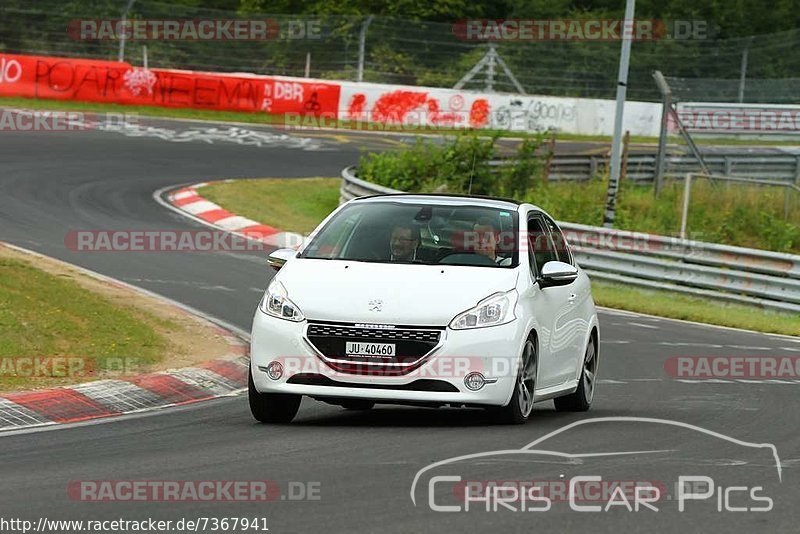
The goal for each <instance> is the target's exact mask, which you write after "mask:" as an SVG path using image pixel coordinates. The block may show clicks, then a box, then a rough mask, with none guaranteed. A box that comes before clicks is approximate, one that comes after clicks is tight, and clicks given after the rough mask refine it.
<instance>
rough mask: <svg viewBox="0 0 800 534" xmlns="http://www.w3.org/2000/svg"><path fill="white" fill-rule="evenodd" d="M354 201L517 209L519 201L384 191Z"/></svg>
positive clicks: (487, 197)
mask: <svg viewBox="0 0 800 534" xmlns="http://www.w3.org/2000/svg"><path fill="white" fill-rule="evenodd" d="M354 202H408V203H412V202H415V203H424V204H451V205H455V204H458V205H464V204H469V205H471V206H485V207H492V208H503V209H512V210H514V211H517V210H518V209H519V207H520V205H521V203H520V202H517V201H516V200H512V199H508V198H500V197H489V196H482V195H457V194H452V193H386V194H382V195H370V196H365V197H359V198H357V199H355V200H354Z"/></svg>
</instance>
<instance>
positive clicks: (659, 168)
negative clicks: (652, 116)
mask: <svg viewBox="0 0 800 534" xmlns="http://www.w3.org/2000/svg"><path fill="white" fill-rule="evenodd" d="M653 78H654V79H655V81H656V85H657V86H658V90H659V91H660V92H661V96H662V97H663V106H662V110H661V130H660V132H659V134H658V152H657V153H656V175H655V177H654V180H653V183H654V186H653V191H654V193H655V195H656V198H658V196H659V195H660V194H661V189H662V187H663V186H664V160H665V159H666V157H667V125H668V124H669V111H670V109H671V108H672V90H671V89H670V87H669V84H667V80H665V79H664V75H663V74H661V71H658V70H657V71H654V72H653Z"/></svg>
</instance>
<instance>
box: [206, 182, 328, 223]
mask: <svg viewBox="0 0 800 534" xmlns="http://www.w3.org/2000/svg"><path fill="white" fill-rule="evenodd" d="M340 184H341V180H339V179H338V178H290V179H284V178H278V179H263V180H235V181H232V182H220V183H215V184H211V185H209V186H207V187H204V188H203V189H202V191H201V194H202V195H203V197H204V198H207V199H208V200H210V201H212V202H215V203H216V204H219V205H220V206H223V207H225V208H226V209H230V210H231V211H232V212H233V213H235V214H236V215H242V216H244V217H247V218H249V219H253V220H256V221H258V222H260V223H263V224H266V225H269V226H274V227H275V228H280V229H281V230H284V231H287V232H297V233H301V234H307V233H309V232H311V230H313V229H314V228H316V227H317V225H318V224H319V222H320V221H321V220H322V219H324V218H325V217H327V215H328V214H329V213H330V212H331V211H333V210H334V209H335V208H336V206H338V205H339V185H340Z"/></svg>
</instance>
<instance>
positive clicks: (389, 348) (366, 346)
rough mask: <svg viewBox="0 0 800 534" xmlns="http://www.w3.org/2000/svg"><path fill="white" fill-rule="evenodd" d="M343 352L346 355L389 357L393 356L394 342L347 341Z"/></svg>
mask: <svg viewBox="0 0 800 534" xmlns="http://www.w3.org/2000/svg"><path fill="white" fill-rule="evenodd" d="M344 352H345V354H347V355H348V356H375V357H378V358H391V357H392V356H394V343H359V342H357V341H348V342H346V343H345V348H344Z"/></svg>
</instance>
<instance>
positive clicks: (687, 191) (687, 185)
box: [681, 172, 692, 239]
mask: <svg viewBox="0 0 800 534" xmlns="http://www.w3.org/2000/svg"><path fill="white" fill-rule="evenodd" d="M691 195H692V173H690V172H689V173H686V181H684V182H683V213H682V214H681V239H686V224H687V219H688V218H689V197H690V196H691Z"/></svg>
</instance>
